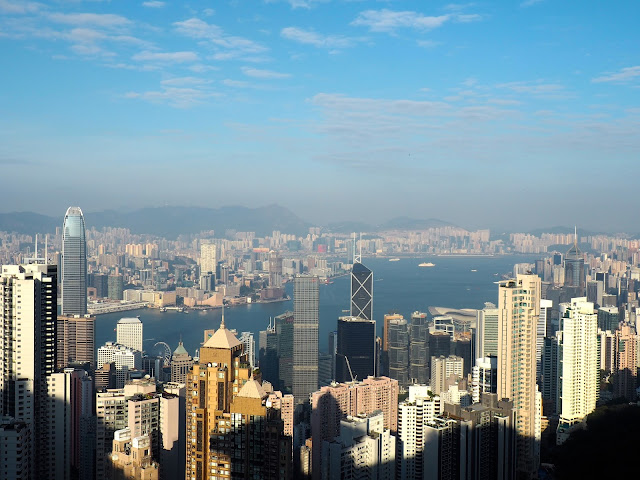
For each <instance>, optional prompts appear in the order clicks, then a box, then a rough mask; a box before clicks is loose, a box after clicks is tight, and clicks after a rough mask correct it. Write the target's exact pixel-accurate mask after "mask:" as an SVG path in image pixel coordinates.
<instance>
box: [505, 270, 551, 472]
mask: <svg viewBox="0 0 640 480" xmlns="http://www.w3.org/2000/svg"><path fill="white" fill-rule="evenodd" d="M540 284H541V282H540V277H538V276H537V275H531V274H527V275H523V274H518V275H517V277H516V278H515V279H511V280H505V281H502V282H500V285H499V290H498V309H499V310H500V311H499V323H498V398H509V399H510V400H511V401H512V402H513V404H514V406H515V408H516V433H517V436H518V438H517V443H516V456H517V460H516V469H517V471H518V475H519V476H521V477H523V478H533V477H534V476H535V475H536V472H537V471H538V467H539V464H540V450H539V442H540V430H539V426H540V419H539V418H537V416H538V413H539V410H540V408H539V405H538V403H540V402H541V400H540V399H539V394H538V390H537V385H536V338H537V336H536V335H537V332H536V327H537V323H538V318H539V316H540Z"/></svg>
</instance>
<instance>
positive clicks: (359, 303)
mask: <svg viewBox="0 0 640 480" xmlns="http://www.w3.org/2000/svg"><path fill="white" fill-rule="evenodd" d="M351 316H352V317H360V318H364V319H366V320H373V272H372V271H371V270H369V269H368V268H367V267H365V266H364V265H363V264H362V263H360V262H355V263H354V264H353V268H352V269H351Z"/></svg>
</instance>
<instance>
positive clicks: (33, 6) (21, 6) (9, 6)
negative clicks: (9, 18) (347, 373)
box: [0, 0, 43, 14]
mask: <svg viewBox="0 0 640 480" xmlns="http://www.w3.org/2000/svg"><path fill="white" fill-rule="evenodd" d="M42 6H43V5H42V4H41V3H36V2H23V1H20V2H12V1H9V0H0V12H4V13H9V14H22V13H34V12H37V11H38V10H40V9H41V8H42Z"/></svg>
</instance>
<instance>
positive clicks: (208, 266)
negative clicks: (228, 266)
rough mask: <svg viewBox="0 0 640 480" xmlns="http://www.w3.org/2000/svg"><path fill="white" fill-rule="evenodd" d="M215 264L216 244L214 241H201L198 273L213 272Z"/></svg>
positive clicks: (216, 261)
mask: <svg viewBox="0 0 640 480" xmlns="http://www.w3.org/2000/svg"><path fill="white" fill-rule="evenodd" d="M217 265H218V259H217V257H216V245H215V244H214V243H203V244H202V245H200V274H201V275H204V274H207V273H213V274H215V273H216V266H217Z"/></svg>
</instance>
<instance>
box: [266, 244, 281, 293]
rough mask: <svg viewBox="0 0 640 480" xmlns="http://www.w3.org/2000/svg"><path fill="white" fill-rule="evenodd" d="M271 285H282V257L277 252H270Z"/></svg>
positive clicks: (277, 286) (275, 286)
mask: <svg viewBox="0 0 640 480" xmlns="http://www.w3.org/2000/svg"><path fill="white" fill-rule="evenodd" d="M269 286H270V287H274V288H280V287H282V258H281V257H280V255H278V253H277V252H269Z"/></svg>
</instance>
